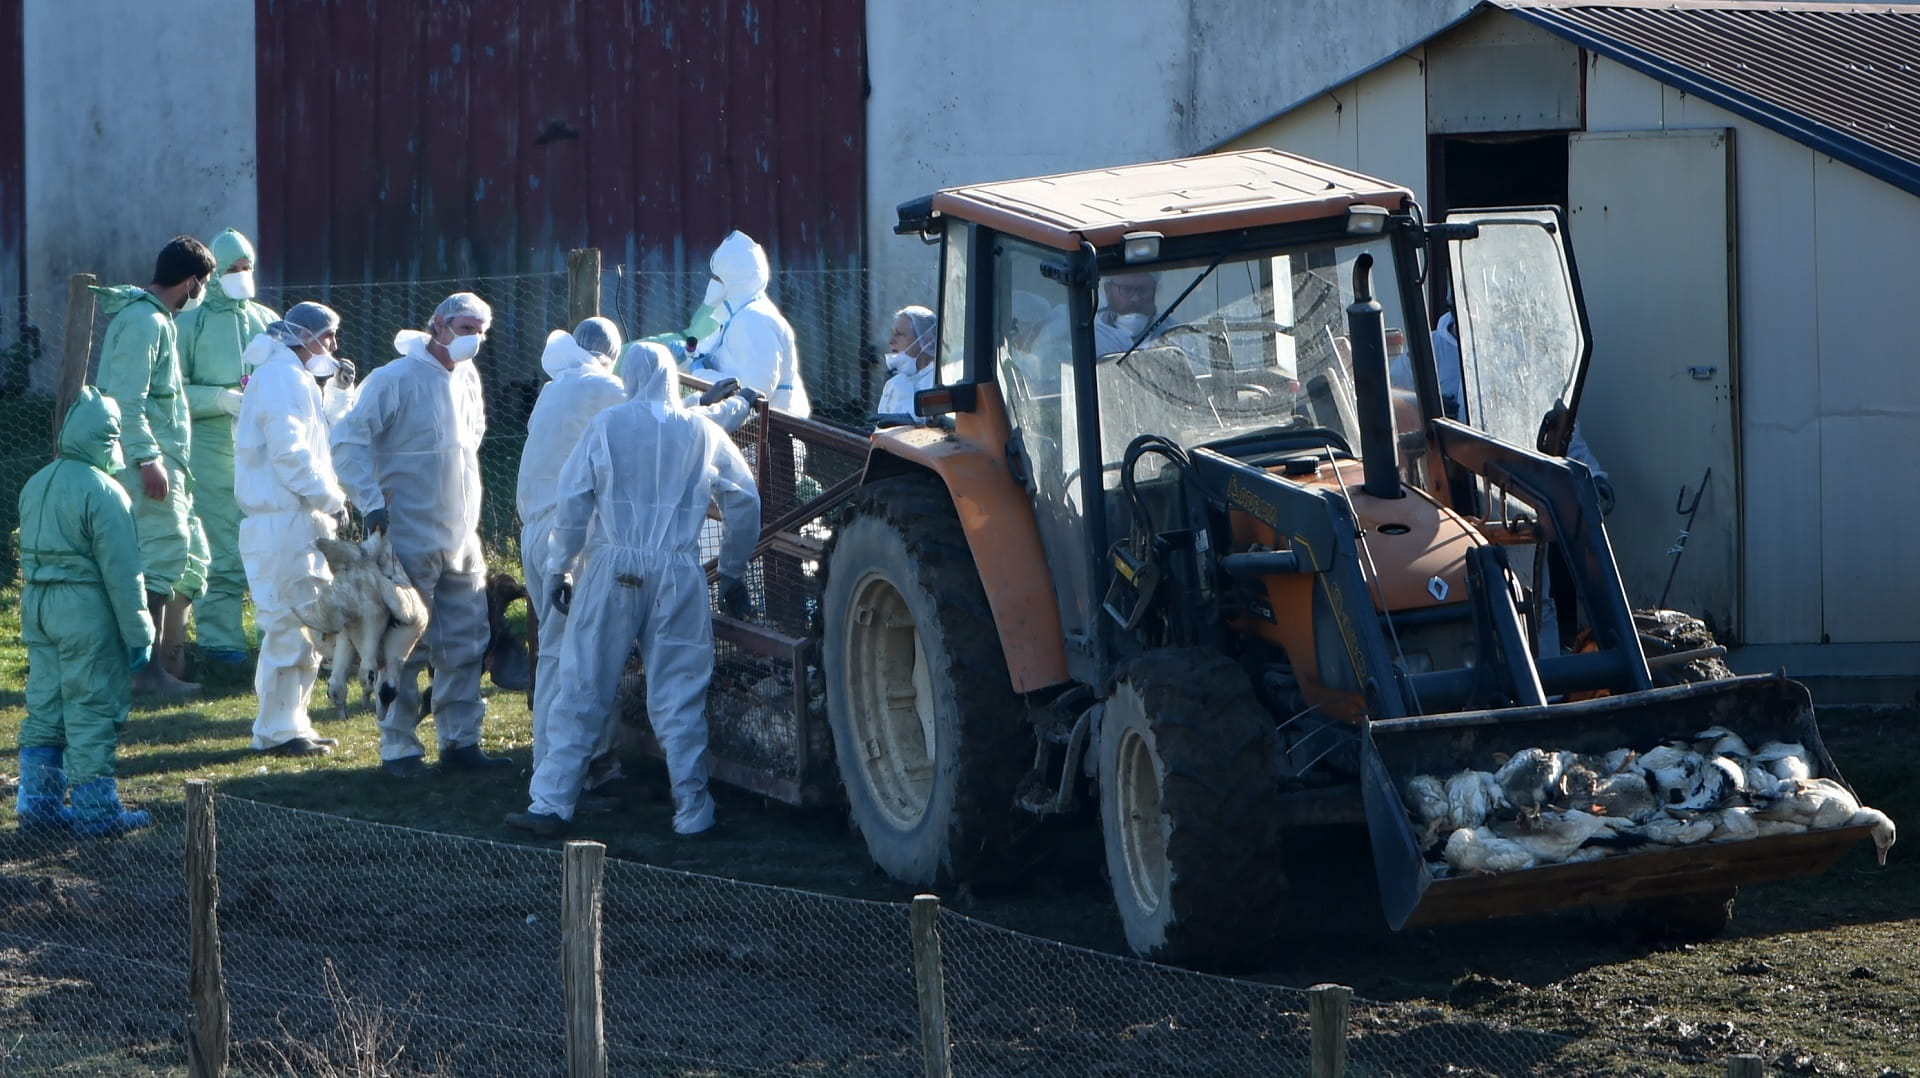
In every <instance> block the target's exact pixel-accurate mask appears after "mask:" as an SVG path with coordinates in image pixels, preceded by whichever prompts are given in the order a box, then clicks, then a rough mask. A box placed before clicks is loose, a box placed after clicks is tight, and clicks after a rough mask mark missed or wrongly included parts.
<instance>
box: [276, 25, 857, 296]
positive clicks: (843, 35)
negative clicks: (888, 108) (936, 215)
mask: <svg viewBox="0 0 1920 1078" xmlns="http://www.w3.org/2000/svg"><path fill="white" fill-rule="evenodd" d="M256 9H257V15H258V20H257V22H258V38H259V56H258V64H259V67H258V87H259V137H260V145H259V171H260V233H261V234H260V236H259V237H258V238H259V240H260V241H261V243H262V249H263V251H270V252H272V255H271V257H270V258H267V259H266V260H265V261H264V263H263V271H264V272H266V273H268V274H269V275H271V276H275V277H278V278H279V279H281V280H284V281H297V282H317V281H327V280H330V281H355V280H401V279H415V278H428V279H430V278H436V277H466V276H475V275H491V274H505V273H518V272H526V271H537V270H549V269H557V268H560V267H561V266H562V265H564V259H565V252H566V251H567V250H568V249H569V248H573V247H582V246H596V247H599V248H601V249H602V251H603V252H604V253H605V258H606V261H607V262H608V263H609V264H613V263H624V264H627V265H631V266H635V267H638V268H640V269H654V270H674V269H682V268H689V267H692V268H704V260H705V258H706V255H707V253H708V252H709V251H711V249H712V247H713V245H714V244H715V243H716V242H718V241H719V239H720V238H721V237H722V236H724V235H725V234H726V233H727V231H728V230H729V229H732V228H740V229H743V230H745V231H747V232H749V233H751V234H752V235H753V236H754V237H755V238H757V239H759V240H760V241H761V242H762V243H763V244H765V245H766V246H767V247H768V249H769V253H770V254H771V255H772V256H773V258H774V264H775V265H776V266H777V267H780V268H785V269H802V268H849V267H853V266H856V265H858V264H859V261H860V257H859V255H860V236H861V229H860V215H861V208H862V203H863V199H864V192H865V160H864V158H865V152H866V151H865V99H864V98H865V90H864V85H865V72H864V52H863V49H864V45H863V42H864V35H865V15H864V0H811V2H803V0H791V2H789V0H779V2H776V0H759V2H740V0H736V2H733V3H724V4H723V3H711V4H708V3H700V2H697V0H655V2H645V0H640V2H636V0H534V2H527V0H457V2H456V0H256ZM276 271H277V272H276Z"/></svg>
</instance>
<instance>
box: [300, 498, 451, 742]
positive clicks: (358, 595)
mask: <svg viewBox="0 0 1920 1078" xmlns="http://www.w3.org/2000/svg"><path fill="white" fill-rule="evenodd" d="M314 546H316V547H317V548H319V550H320V553H321V555H322V556H323V557H325V558H326V559H327V569H328V570H329V571H330V572H331V573H332V574H333V582H332V583H331V584H329V585H327V586H326V587H324V588H322V589H321V591H320V598H319V599H318V600H317V601H316V602H314V603H312V604H308V605H306V606H304V607H303V608H302V609H301V610H300V611H298V613H299V616H300V620H301V621H303V622H305V623H306V624H307V626H308V628H311V629H313V630H315V631H317V632H320V633H323V634H326V635H327V636H329V637H331V650H332V653H333V673H332V674H331V675H330V676H329V677H328V678H327V699H328V700H330V701H332V702H333V706H334V707H336V708H339V709H340V716H341V718H345V717H346V714H347V677H348V672H349V671H351V670H355V669H357V670H358V672H359V675H360V684H361V686H362V687H363V688H364V689H365V691H366V694H367V699H368V700H370V701H371V702H372V703H373V713H374V715H375V716H376V717H379V718H383V719H384V718H385V717H386V709H387V707H388V706H389V705H390V704H391V703H392V702H393V698H394V695H395V693H396V692H398V690H399V686H400V674H401V670H402V669H403V668H404V667H405V665H406V662H407V657H408V656H409V655H411V654H413V649H414V646H415V645H416V644H418V643H419V642H420V638H421V637H423V636H425V635H426V632H427V604H426V602H425V601H424V600H423V599H421V598H420V593H419V592H418V591H416V590H415V589H414V587H413V582H412V581H410V580H408V579H407V574H406V571H405V570H404V569H402V568H401V567H400V559H399V558H397V557H395V556H394V553H393V544H392V543H391V542H389V541H388V539H387V534H386V532H384V531H377V532H374V533H373V534H372V535H369V536H368V537H367V538H365V539H362V540H361V541H359V542H357V543H356V542H352V541H350V540H346V539H316V540H314Z"/></svg>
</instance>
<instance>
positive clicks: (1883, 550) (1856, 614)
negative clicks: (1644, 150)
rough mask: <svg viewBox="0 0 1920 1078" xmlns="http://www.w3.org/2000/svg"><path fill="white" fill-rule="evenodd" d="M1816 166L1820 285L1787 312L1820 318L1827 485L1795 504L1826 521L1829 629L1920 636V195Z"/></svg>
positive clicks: (1835, 166) (1821, 160)
mask: <svg viewBox="0 0 1920 1078" xmlns="http://www.w3.org/2000/svg"><path fill="white" fill-rule="evenodd" d="M1813 171H1814V176H1813V188H1814V204H1813V213H1812V219H1813V221H1814V227H1815V235H1816V236H1817V237H1818V240H1817V245H1816V251H1815V255H1814V259H1815V263H1816V265H1817V266H1818V272H1819V292H1818V294H1817V296H1812V297H1805V296H1803V297H1802V298H1801V299H1800V300H1799V301H1798V302H1795V303H1793V304H1792V305H1791V306H1789V307H1785V308H1783V309H1782V310H1781V311H1779V312H1778V314H1779V316H1780V317H1781V318H1782V319H1791V318H1794V317H1801V318H1807V319H1810V320H1812V321H1814V322H1815V324H1816V325H1817V326H1818V332H1819V347H1818V351H1817V353H1816V360H1817V364H1816V368H1817V370H1818V371H1819V374H1820V388H1819V400H1820V456H1819V469H1818V476H1819V481H1820V486H1819V490H1818V500H1817V501H1810V502H1807V503H1806V504H1805V505H1802V506H1794V507H1790V510H1789V511H1790V512H1792V513H1794V514H1795V515H1798V516H1801V517H1807V516H1813V517H1815V519H1817V520H1818V521H1819V522H1820V525H1821V526H1822V528H1823V536H1822V542H1821V546H1820V559H1819V562H1818V565H1819V566H1820V568H1821V580H1822V582H1823V585H1824V587H1823V602H1822V607H1823V611H1824V622H1823V627H1824V630H1825V636H1826V639H1828V640H1830V641H1831V642H1833V643H1836V644H1844V643H1857V642H1880V641H1896V640H1899V641H1913V640H1920V604H1916V603H1915V602H1914V584H1913V577H1912V573H1911V571H1910V568H1909V564H1910V562H1911V557H1912V552H1913V536H1914V535H1915V534H1916V533H1920V499H1915V498H1913V497H1912V496H1910V495H1908V494H1907V493H1906V492H1905V488H1906V481H1907V479H1908V477H1909V476H1910V475H1911V474H1912V466H1911V465H1912V462H1913V460H1914V449H1915V445H1916V441H1917V440H1920V439H1916V435H1917V434H1920V365H1916V364H1915V363H1914V362H1913V348H1914V336H1915V335H1914V329H1913V322H1912V320H1911V319H1909V318H1908V317H1907V315H1909V314H1911V313H1912V310H1913V307H1912V304H1913V294H1914V285H1915V274H1914V268H1913V237H1914V236H1916V235H1920V199H1915V198H1914V196H1913V195H1910V194H1908V193H1906V192H1904V191H1900V190H1898V189H1896V188H1894V187H1892V186H1890V185H1888V184H1885V183H1882V182H1881V181H1879V180H1876V179H1874V178H1872V177H1870V176H1868V175H1866V174H1865V173H1862V172H1860V171H1858V170H1857V169H1854V168H1851V167H1849V166H1847V165H1843V164H1840V163H1839V162H1836V161H1833V160H1831V159H1830V158H1827V157H1825V156H1820V155H1816V156H1815V157H1814V170H1813ZM1754 224H1755V226H1756V227H1759V226H1763V225H1764V224H1765V221H1763V220H1756V221H1755V222H1754ZM1808 298H1812V299H1813V301H1814V302H1813V303H1811V304H1809V303H1808V302H1807V299H1808ZM1796 466H1797V467H1799V468H1802V469H1806V468H1807V466H1808V462H1805V461H1802V462H1798V463H1797V465H1796ZM1814 506H1818V507H1819V509H1818V512H1817V514H1816V513H1815V512H1814ZM1803 561H1804V559H1803ZM1802 572H1804V570H1802ZM1793 579H1794V577H1793V576H1791V575H1788V576H1781V577H1777V578H1775V579H1774V581H1755V583H1756V584H1760V585H1763V586H1764V585H1766V584H1770V583H1775V582H1790V581H1792V580H1793Z"/></svg>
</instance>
